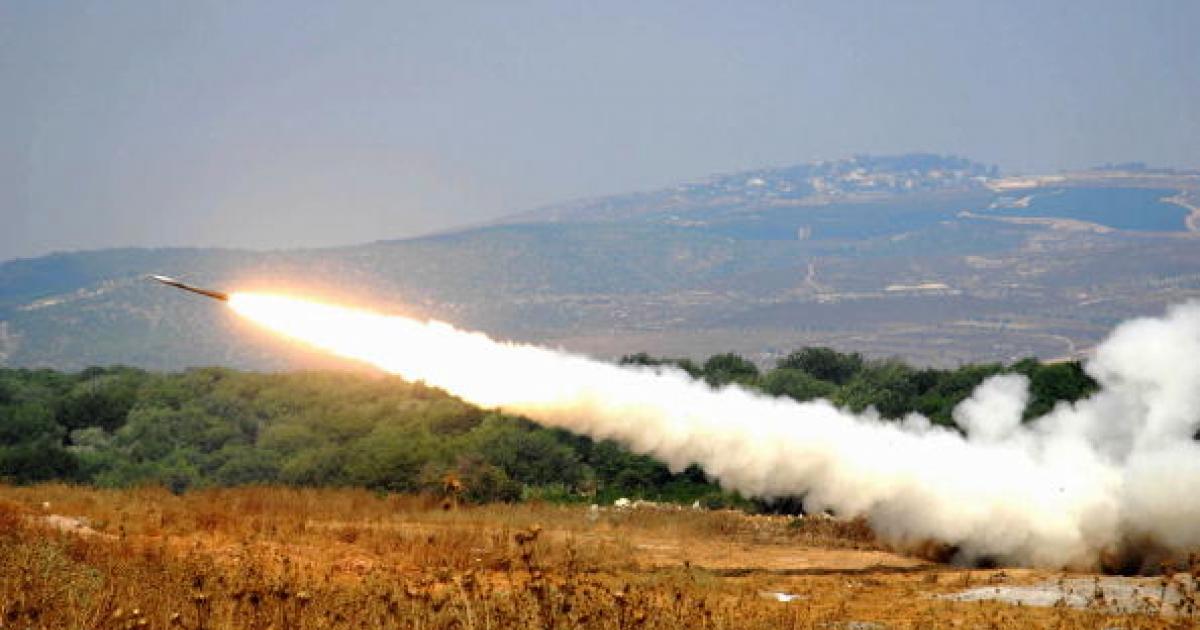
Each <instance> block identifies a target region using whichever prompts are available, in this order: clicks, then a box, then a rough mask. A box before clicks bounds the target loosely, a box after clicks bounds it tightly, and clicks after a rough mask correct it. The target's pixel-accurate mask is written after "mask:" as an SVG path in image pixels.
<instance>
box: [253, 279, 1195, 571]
mask: <svg viewBox="0 0 1200 630" xmlns="http://www.w3.org/2000/svg"><path fill="white" fill-rule="evenodd" d="M231 305H232V306H233V308H234V309H235V310H237V311H238V312H239V313H241V314H242V315H245V316H246V317H249V318H250V319H252V320H254V321H256V322H258V323H260V324H263V325H265V326H267V327H269V328H271V329H273V330H275V331H276V332H280V333H283V334H285V335H288V336H290V337H293V338H295V339H298V340H301V341H304V342H307V343H309V344H311V345H314V346H317V347H319V348H322V349H325V350H328V351H330V352H333V353H335V354H338V355H341V356H344V357H349V358H353V359H358V360H362V361H367V362H369V363H372V364H374V365H376V366H378V367H379V368H381V369H383V370H385V371H388V372H391V373H394V374H398V375H401V376H403V377H405V378H408V379H412V380H423V381H425V382H426V383H428V384H430V385H434V386H437V387H441V388H444V389H446V390H448V391H450V392H451V393H453V394H455V395H458V396H460V397H462V398H463V399H465V400H468V401H470V402H473V403H475V404H478V405H481V406H484V407H502V408H503V409H504V410H506V411H509V412H514V413H519V414H523V415H525V416H527V417H529V418H530V419H532V420H535V421H537V422H540V423H542V424H546V425H552V426H558V427H563V428H566V429H570V430H572V431H575V432H578V433H582V434H586V435H590V436H592V437H595V438H600V439H604V438H611V439H613V440H616V441H618V442H620V443H622V444H625V445H626V446H628V447H629V448H631V449H632V450H634V451H637V452H641V453H648V454H651V455H654V456H656V457H658V458H660V459H662V460H663V461H665V462H667V464H668V465H669V466H670V467H671V468H672V469H674V470H680V469H682V468H684V467H686V466H687V465H689V464H691V463H693V462H694V463H699V464H700V465H701V466H703V468H704V470H705V471H707V472H708V473H709V474H710V475H712V476H713V477H715V478H716V479H717V480H719V482H720V483H721V485H722V486H724V487H726V488H731V489H736V490H738V491H740V492H742V493H744V494H747V495H753V496H760V497H774V496H787V495H801V494H803V495H804V496H805V506H806V508H808V509H810V510H819V509H832V510H834V511H836V512H837V513H838V514H839V515H844V516H858V515H862V516H864V517H866V518H867V519H868V520H869V522H870V523H871V525H872V526H873V527H874V529H875V530H876V531H877V532H878V533H879V534H880V536H882V537H883V538H884V539H885V540H888V541H891V542H893V543H895V544H900V545H903V544H908V543H917V542H920V541H923V540H928V539H934V540H937V541H940V542H943V543H947V544H950V545H955V546H957V547H959V548H960V550H961V553H962V554H963V557H964V559H967V560H970V559H972V558H977V557H982V556H988V557H993V558H996V559H998V560H1000V561H1002V562H1006V563H1017V564H1026V565H1036V566H1047V567H1064V566H1073V567H1086V566H1094V565H1095V563H1096V561H1097V558H1098V557H1099V554H1100V553H1101V552H1102V551H1104V550H1112V549H1115V548H1117V547H1118V546H1120V545H1121V544H1122V543H1123V542H1124V541H1126V540H1129V539H1134V538H1137V539H1149V540H1151V541H1153V542H1154V543H1155V544H1157V545H1160V546H1162V547H1164V548H1166V549H1168V550H1187V549H1191V548H1196V547H1200V492H1198V489H1200V485H1198V484H1200V446H1198V443H1197V442H1196V441H1195V440H1194V439H1193V436H1194V435H1195V433H1196V431H1197V428H1198V426H1200V361H1197V357H1200V302H1193V303H1189V304H1187V305H1184V306H1179V307H1175V308H1172V309H1170V310H1169V311H1168V313H1167V314H1166V315H1165V316H1164V317H1162V318H1146V319H1138V320H1134V321H1130V322H1127V323H1125V324H1123V325H1121V326H1120V327H1118V328H1117V329H1116V330H1115V331H1114V332H1113V333H1112V334H1111V335H1110V336H1109V338H1108V339H1107V340H1106V341H1104V343H1103V344H1102V345H1101V346H1099V348H1098V349H1097V351H1096V353H1095V356H1094V357H1093V358H1092V359H1091V360H1090V361H1089V362H1088V363H1087V370H1088V372H1089V374H1091V375H1092V376H1093V377H1094V378H1095V379H1096V380H1097V381H1098V382H1099V383H1100V386H1101V389H1100V391H1099V392H1098V393H1097V394H1095V395H1093V396H1092V397H1091V398H1089V399H1086V400H1083V401H1080V402H1078V403H1076V404H1074V405H1071V404H1060V405H1059V406H1058V407H1057V408H1056V409H1055V410H1054V411H1053V412H1051V413H1049V414H1047V415H1046V416H1044V417H1042V418H1039V419H1037V420H1035V421H1033V422H1030V423H1026V424H1022V423H1021V422H1020V418H1021V412H1022V410H1023V409H1024V407H1025V403H1026V401H1027V400H1028V383H1027V382H1026V379H1025V378H1024V377H1023V376H1019V375H1004V376H997V377H993V378H990V379H988V380H987V381H985V382H984V383H983V384H982V385H980V387H979V388H978V389H977V390H976V391H975V392H974V393H973V395H972V396H971V398H969V399H968V400H966V401H964V402H963V403H962V404H961V405H960V406H959V407H958V408H957V409H956V410H955V412H954V418H955V421H956V422H957V423H958V425H959V427H961V429H962V430H963V433H959V432H956V431H952V430H949V429H945V428H941V427H936V426H933V425H931V424H930V422H929V420H928V419H926V418H924V417H921V416H918V415H912V416H910V417H908V418H906V419H905V420H904V421H903V422H889V421H883V420H881V419H879V418H878V417H877V416H876V415H873V414H871V413H866V414H857V415H856V414H853V413H850V412H848V411H846V410H842V409H838V408H835V407H834V406H833V405H831V404H830V403H828V402H826V401H814V402H808V403H797V402H793V401H791V400H789V399H781V398H771V397H766V396H763V395H760V394H756V393H752V392H749V391H746V390H744V389H741V388H738V387H727V388H724V389H720V390H713V389H711V388H709V387H708V386H707V385H705V384H703V383H699V382H696V381H693V380H691V379H690V378H689V377H688V376H687V375H686V374H683V373H682V372H678V371H673V370H665V371H664V370H654V369H649V368H630V367H618V366H615V365H612V364H609V363H603V362H598V361H594V360H591V359H588V358H585V357H581V356H577V355H571V354H567V353H564V352H560V351H554V350H548V349H544V348H538V347H534V346H528V345H519V344H510V343H503V342H497V341H493V340H491V339H489V338H487V337H486V336H484V335H482V334H479V333H470V332H463V331H459V330H456V329H455V328H453V327H451V326H449V325H446V324H443V323H438V322H419V321H416V320H412V319H407V318H403V317H393V316H384V315H379V314H374V313H370V312H366V311H359V310H354V309H347V308H341V307H335V306H328V305H322V304H316V303H312V302H306V301H303V300H297V299H293V298H287V297H282V296H271V295H260V294H236V295H234V296H233V299H232V300H231Z"/></svg>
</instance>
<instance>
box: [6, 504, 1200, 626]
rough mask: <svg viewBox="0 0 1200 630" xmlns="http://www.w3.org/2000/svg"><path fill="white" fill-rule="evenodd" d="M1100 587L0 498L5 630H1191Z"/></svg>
mask: <svg viewBox="0 0 1200 630" xmlns="http://www.w3.org/2000/svg"><path fill="white" fill-rule="evenodd" d="M1194 564H1195V566H1193V569H1194V570H1195V571H1200V563H1194ZM1081 580H1082V583H1085V584H1091V583H1092V582H1090V581H1088V580H1095V584H1096V587H1095V589H1094V591H1093V592H1091V593H1087V594H1086V597H1085V598H1084V600H1083V601H1084V604H1083V605H1068V604H1069V603H1070V602H1069V601H1068V599H1067V598H1063V599H1062V600H1061V601H1058V602H1056V605H1049V606H1028V605H1015V604H1010V603H1001V602H996V601H988V600H981V601H956V600H954V599H951V598H950V597H948V596H952V595H954V594H956V593H962V592H964V591H967V590H969V589H975V590H974V591H972V592H976V593H977V592H979V591H980V589H981V588H982V590H983V591H984V592H987V589H990V588H992V587H995V588H997V589H1000V588H1018V589H1019V587H1021V586H1022V585H1038V584H1042V585H1044V584H1048V583H1049V584H1054V583H1058V584H1060V585H1061V584H1064V583H1067V582H1068V581H1069V582H1071V583H1081ZM1099 580H1100V578H1099V576H1086V575H1066V574H1061V573H1057V572H1050V571H1040V570H1021V569H988V570H980V569H973V570H967V569H963V568H959V567H951V566H946V565H942V564H936V563H931V562H927V561H924V560H921V559H919V558H915V557H912V556H905V555H901V554H896V553H893V552H890V551H889V550H887V549H886V548H884V547H883V546H881V545H879V544H878V543H876V542H875V541H874V538H873V536H872V534H871V532H870V530H869V528H867V527H866V526H865V525H864V524H862V523H858V522H840V521H835V520H831V519H823V518H809V519H795V518H786V517H760V516H746V515H743V514H739V513H734V512H701V511H692V510H689V509H682V510H680V509H665V508H655V507H649V508H642V509H629V510H617V509H613V508H604V509H599V510H597V509H590V508H588V507H577V506H569V507H568V506H557V505H545V504H521V505H491V506H483V507H459V508H456V509H444V506H443V505H441V504H440V503H438V502H437V501H436V500H432V499H428V498H424V497H409V496H379V495H375V494H371V493H369V492H365V491H358V490H304V489H291V488H276V487H266V488H243V489H232V490H210V491H202V492H193V493H189V494H185V495H183V496H174V495H171V494H170V493H167V492H165V491H163V490H160V489H141V490H126V491H109V490H96V489H90V488H79V487H71V486H64V485H42V486H32V487H3V486H0V628H5V629H8V628H21V629H24V628H98V629H100V628H103V629H117V628H130V629H133V628H181V629H188V630H193V629H195V630H198V629H201V628H205V629H214V630H215V629H226V628H239V629H255V630H256V629H266V628H276V629H281V628H463V629H474V628H622V629H623V628H646V629H651V628H847V629H857V630H875V629H882V628H997V629H1000V628H1056V629H1064V630H1066V629H1074V628H1096V629H1108V628H1124V629H1135V628H1147V629H1149V628H1194V627H1197V626H1198V625H1200V615H1198V614H1197V613H1196V611H1195V610H1194V606H1195V595H1196V593H1195V588H1194V586H1192V584H1194V582H1192V581H1191V578H1190V576H1188V575H1186V574H1182V573H1181V574H1179V575H1166V576H1162V577H1158V578H1145V579H1143V580H1142V581H1141V582H1138V583H1137V584H1136V585H1135V589H1134V591H1133V592H1134V593H1136V594H1137V595H1136V597H1135V598H1133V599H1132V600H1130V601H1129V602H1126V603H1127V604H1129V605H1126V606H1124V607H1122V608H1123V609H1122V611H1120V612H1118V611H1116V610H1114V607H1113V606H1112V604H1111V602H1109V601H1106V600H1105V592H1104V590H1103V589H1101V588H1100V586H1101V582H1100V581H1099ZM1139 589H1144V590H1139ZM1168 590H1170V591H1171V593H1172V594H1171V596H1170V597H1168V596H1167V591H1168ZM1142 592H1144V593H1145V595H1141V593H1142ZM785 600H786V601H785Z"/></svg>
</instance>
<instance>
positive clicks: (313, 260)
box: [0, 154, 1200, 369]
mask: <svg viewBox="0 0 1200 630" xmlns="http://www.w3.org/2000/svg"><path fill="white" fill-rule="evenodd" d="M146 273H165V274H169V275H177V276H180V277H183V278H186V279H187V280H189V281H193V282H195V283H198V284H204V285H211V286H217V287H222V288H228V289H238V288H279V287H283V288H290V289H294V290H304V291H306V292H311V293H313V294H315V295H325V296H329V297H331V298H333V299H340V300H348V301H354V302H357V303H364V304H369V305H371V306H375V307H378V308H384V309H395V310H399V311H404V312H408V313H417V314H420V315H425V316H430V317H436V318H439V319H444V320H446V321H449V322H452V323H454V324H456V325H459V326H461V327H466V328H474V329H480V330H483V331H486V332H488V333H489V334H492V335H493V336H497V337H502V338H511V339H518V340H525V341H535V342H539V343H547V344H553V345H561V346H563V347H566V348H568V349H573V350H579V351H583V352H588V353H592V354H597V355H601V356H616V355H620V354H624V353H630V352H638V351H646V352H650V353H654V354H669V355H690V356H705V355H708V354H711V353H714V352H720V351H727V350H732V351H737V352H740V353H743V354H746V355H747V356H750V357H752V358H754V359H756V360H760V361H770V360H771V358H772V357H773V356H776V355H778V354H781V353H785V352H787V351H789V350H791V349H793V348H795V347H799V346H802V345H830V346H834V347H837V348H841V349H847V350H857V351H862V352H865V353H868V354H871V355H877V356H882V355H899V356H902V357H904V358H906V359H908V360H910V361H912V362H914V363H920V364H938V365H952V364H956V363H960V362H965V361H993V360H995V361H1000V360H1012V359H1014V358H1018V357H1021V356H1027V355H1037V356H1040V357H1042V358H1046V359H1051V358H1058V357H1064V356H1077V355H1079V354H1081V353H1082V352H1084V351H1085V350H1086V348H1087V347H1088V346H1089V345H1090V344H1092V343H1094V342H1095V341H1096V340H1098V339H1099V337H1100V336H1101V335H1102V334H1104V333H1105V332H1106V331H1107V330H1108V329H1109V328H1110V327H1111V326H1112V325H1113V324H1115V323H1116V322H1118V321H1120V320H1121V319H1124V318H1127V317H1129V316H1132V315H1136V314H1146V313H1156V312H1159V311H1160V310H1161V309H1162V307H1163V306H1164V305H1165V304H1167V303H1171V302H1177V301H1181V300H1183V299H1186V298H1188V297H1195V296H1200V173H1197V172H1177V171H1166V170H1151V169H1146V168H1145V167H1143V166H1141V165H1136V164H1134V165H1120V166H1117V167H1110V168H1107V169H1098V170H1094V171H1086V172H1081V173H1070V174H1058V175H1052V176H1044V177H1022V178H1005V177H1001V175H1000V173H998V172H997V170H996V169H995V168H994V167H989V166H985V165H982V164H977V163H974V162H971V161H970V160H967V159H963V158H958V157H943V156H936V155H927V154H911V155H903V156H893V157H867V156H861V157H856V158H852V159H846V160H837V161H827V162H819V163H813V164H805V165H798V166H792V167H785V168H772V169H761V170H755V171H749V172H741V173H733V174H726V175H718V176H713V177H709V178H706V179H703V180H700V181H696V182H692V183H685V184H680V185H677V186H673V187H670V188H666V189H661V190H655V191H648V192H641V193H634V194H628V195H618V196H611V197H604V198H598V199H589V200H582V201H574V202H569V203H564V204H560V205H555V206H550V207H545V208H540V209H537V210H533V211H531V212H527V213H522V214H519V215H515V216H512V217H509V218H508V219H506V220H503V221H500V222H496V223H493V224H488V225H481V226H474V227H470V228H464V229H462V230H458V231H454V232H448V233H442V234H437V235H433V236H428V237H423V238H415V239H406V240H398V241H380V242H375V243H369V244H364V245H359V246H353V247H342V248H328V249H309V250H284V251H273V252H252V251H240V250H216V249H121V250H102V251H93V252H79V253H64V254H54V255H51V256H45V257H41V258H35V259H22V260H13V261H8V262H5V263H3V264H2V265H0V363H3V364H5V365H19V366H52V367H59V368H78V367H82V366H86V365H92V364H110V363H127V364H133V365H138V366H144V367H151V368H179V367H184V366H190V365H205V364H220V365H231V366H236V367H245V368H260V369H261V368H282V367H294V366H298V365H306V364H309V363H310V362H311V361H313V360H314V357H312V356H310V355H308V354H306V353H302V352H292V351H288V350H284V349H283V348H282V347H281V346H280V345H279V343H278V342H276V341H275V340H273V339H269V338H266V337H264V336H263V335H261V334H258V333H256V332H254V331H251V330H249V329H248V328H247V327H246V326H244V325H243V324H240V323H239V322H236V321H235V320H234V319H232V317H231V316H230V315H229V314H228V313H226V312H224V310H223V309H220V308H219V305H217V304H215V303H213V304H209V303H206V302H204V301H200V300H195V299H190V296H186V295H182V294H179V293H178V292H172V291H166V290H164V289H162V288H161V287H159V286H156V285H152V284H150V283H148V282H146V281H145V280H144V279H143V275H144V274H146Z"/></svg>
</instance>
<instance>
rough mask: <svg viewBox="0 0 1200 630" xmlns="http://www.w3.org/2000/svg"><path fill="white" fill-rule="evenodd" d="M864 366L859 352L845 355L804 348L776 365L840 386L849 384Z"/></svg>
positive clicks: (830, 350) (824, 349)
mask: <svg viewBox="0 0 1200 630" xmlns="http://www.w3.org/2000/svg"><path fill="white" fill-rule="evenodd" d="M863 366H864V362H863V358H862V355H860V354H858V353H857V352H854V353H851V354H843V353H841V352H838V351H837V350H834V349H832V348H825V347H815V348H814V347H809V348H802V349H800V350H797V351H795V352H793V353H791V354H789V355H787V356H786V357H784V358H782V359H780V360H779V362H778V363H777V364H776V367H777V368H780V369H787V370H800V371H802V372H807V373H808V374H810V375H811V376H812V377H813V378H817V379H820V380H822V381H829V382H831V383H837V384H838V385H844V384H846V383H847V382H849V381H850V379H851V378H854V376H855V375H856V374H858V373H859V372H860V371H861V370H862V369H863Z"/></svg>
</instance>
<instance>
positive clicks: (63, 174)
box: [0, 0, 1200, 259]
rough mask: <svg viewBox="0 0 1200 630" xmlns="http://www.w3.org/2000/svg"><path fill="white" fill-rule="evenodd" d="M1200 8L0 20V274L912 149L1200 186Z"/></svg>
mask: <svg viewBox="0 0 1200 630" xmlns="http://www.w3.org/2000/svg"><path fill="white" fill-rule="evenodd" d="M1198 42H1200V2H1194V1H1186V0H1184V1H1178V2H1168V1H1157V0H1143V1H1131V2H1107V1H1084V0H1079V1H1077V2H1046V1H1039V2H1008V1H1006V2H962V1H951V2H899V1H888V0H880V1H877V2H845V1H829V2H701V1H696V0H687V1H679V2H647V1H645V0H641V1H635V2H622V1H613V0H605V1H602V2H601V1H593V2H568V1H553V2H496V1H494V0H488V1H485V2H477V3H475V2H472V3H465V2H464V3H455V2H447V1H445V0H441V1H435V2H412V1H396V2H361V3H359V2H327V1H321V2H312V3H301V2H295V1H291V0H289V1H287V2H259V3H249V2H234V1H232V0H231V1H224V2H201V1H188V2H157V3H156V2H149V1H136V2H132V1H131V2H47V1H42V0H28V1H20V0H5V1H3V2H0V218H2V222H0V259H7V258H11V257H16V256H30V255H38V254H42V253H46V252H48V251H52V250H61V249H81V248H87V249H90V248H99V247H110V246H123V245H143V246H158V245H216V244H222V245H228V246H238V247H242V246H247V247H295V246H315V245H330V244H343V243H353V242H361V241H368V240H375V239H382V238H395V237H401V236H406V235H412V234H417V233H421V232H424V231H429V230H435V229H441V228H445V227H449V226H453V225H457V224H463V223H468V222H474V221H480V220H485V219H488V218H492V217H495V216H499V215H501V214H505V213H509V212H513V211H518V210H523V209H527V208H530V207H534V206H537V205H541V204H545V203H550V202H554V201H560V200H564V199H567V198H572V197H580V196H589V195H596V194H602V193H610V192H623V191H630V190H635V189H642V188H648V187H657V186H660V185H665V184H671V183H674V182H676V181H678V180H682V179H694V178H696V177H699V176H703V175H706V174H709V173H714V172H721V171H728V170H734V169H742V168H750V167H757V166H766V165H780V164H788V163H795V162H804V161H809V160H813V159H822V158H835V157H843V156H847V155H850V154H854V153H893V152H904V151H910V150H928V151H936V152H947V153H958V154H961V155H964V156H967V157H971V158H974V159H977V160H980V161H984V162H988V163H995V164H999V165H1000V166H1001V168H1003V169H1005V170H1008V171H1032V170H1051V169H1059V168H1071V167H1081V166H1090V165H1094V164H1097V163H1102V162H1108V161H1126V160H1144V161H1147V162H1150V163H1152V164H1158V165H1165V166H1187V167H1197V166H1200V43H1198Z"/></svg>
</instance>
